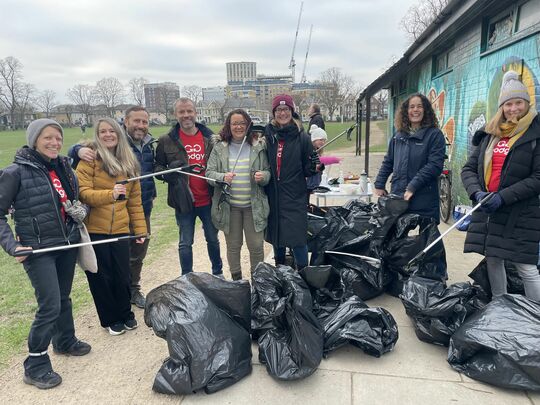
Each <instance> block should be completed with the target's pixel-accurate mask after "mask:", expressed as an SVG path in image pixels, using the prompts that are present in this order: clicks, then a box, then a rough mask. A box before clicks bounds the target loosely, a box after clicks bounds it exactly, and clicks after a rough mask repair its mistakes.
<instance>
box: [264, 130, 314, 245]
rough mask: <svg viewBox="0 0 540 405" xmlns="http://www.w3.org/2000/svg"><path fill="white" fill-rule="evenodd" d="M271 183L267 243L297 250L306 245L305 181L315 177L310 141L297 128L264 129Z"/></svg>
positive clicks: (268, 189) (269, 185) (268, 186)
mask: <svg viewBox="0 0 540 405" xmlns="http://www.w3.org/2000/svg"><path fill="white" fill-rule="evenodd" d="M265 137H266V145H267V153H268V161H269V163H270V172H271V176H270V182H269V183H268V185H267V186H266V194H267V196H268V203H269V205H270V215H269V216H268V226H267V228H266V237H265V239H266V241H267V242H269V243H271V244H272V245H274V246H278V247H286V246H289V247H297V246H303V245H305V244H306V243H307V205H306V201H307V184H306V177H309V176H312V175H313V174H315V171H313V170H312V167H311V161H310V159H309V157H310V155H311V152H312V151H313V146H312V144H311V139H310V138H309V136H308V135H307V134H306V133H305V132H304V130H303V129H300V127H299V125H298V124H296V123H295V124H292V125H289V126H287V127H284V128H280V129H278V128H276V127H275V126H274V125H272V124H268V125H267V126H266V129H265ZM280 139H284V140H285V144H284V147H283V154H282V157H281V170H280V173H279V176H278V174H277V157H276V156H277V151H278V142H279V140H280Z"/></svg>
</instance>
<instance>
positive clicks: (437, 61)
mask: <svg viewBox="0 0 540 405" xmlns="http://www.w3.org/2000/svg"><path fill="white" fill-rule="evenodd" d="M455 61H456V52H455V50H454V48H451V49H447V50H446V51H444V52H442V53H440V54H438V55H436V56H434V59H433V76H436V75H438V74H441V73H444V72H446V71H448V70H450V69H452V67H453V66H454V64H455Z"/></svg>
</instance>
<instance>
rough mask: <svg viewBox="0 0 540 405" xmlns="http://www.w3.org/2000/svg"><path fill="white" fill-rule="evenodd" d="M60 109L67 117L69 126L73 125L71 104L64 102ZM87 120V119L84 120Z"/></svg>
mask: <svg viewBox="0 0 540 405" xmlns="http://www.w3.org/2000/svg"><path fill="white" fill-rule="evenodd" d="M61 111H62V112H63V113H64V114H66V117H67V120H68V123H69V126H70V127H72V126H73V118H72V115H73V106H72V105H71V104H64V105H63V106H62V109H61ZM86 122H88V121H86Z"/></svg>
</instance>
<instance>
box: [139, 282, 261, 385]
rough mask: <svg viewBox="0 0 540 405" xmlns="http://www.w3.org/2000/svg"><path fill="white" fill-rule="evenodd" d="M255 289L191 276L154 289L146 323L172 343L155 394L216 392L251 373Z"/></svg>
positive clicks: (158, 375)
mask: <svg viewBox="0 0 540 405" xmlns="http://www.w3.org/2000/svg"><path fill="white" fill-rule="evenodd" d="M250 294H251V292H250V285H249V282H247V281H236V282H228V281H225V280H222V279H220V278H218V277H214V276H212V275H210V274H207V273H189V274H186V275H184V276H182V277H179V278H177V279H175V280H172V281H169V282H168V283H166V284H163V285H161V286H159V287H157V288H155V289H153V290H152V291H151V292H150V293H149V294H148V296H147V297H146V308H145V311H144V321H145V323H146V324H147V325H148V326H150V327H152V328H153V330H154V333H155V334H156V335H157V336H159V337H161V338H163V339H165V340H167V344H168V348H169V357H168V358H166V359H165V361H164V362H163V364H162V366H161V368H160V370H159V371H158V373H157V375H156V378H155V380H154V385H153V387H152V389H153V390H154V391H157V392H161V393H165V394H180V395H184V394H191V393H193V392H195V391H198V390H201V389H204V390H205V392H206V393H213V392H216V391H219V390H221V389H223V388H226V387H228V386H230V385H232V384H234V383H235V382H237V381H239V380H240V379H242V378H243V377H245V376H246V375H248V374H249V373H250V372H251V337H250V322H251V308H250Z"/></svg>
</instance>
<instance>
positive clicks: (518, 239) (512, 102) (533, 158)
mask: <svg viewBox="0 0 540 405" xmlns="http://www.w3.org/2000/svg"><path fill="white" fill-rule="evenodd" d="M530 103H531V97H530V95H529V92H528V91H527V88H526V87H525V85H524V84H523V83H522V82H521V81H520V80H519V75H518V74H517V73H516V72H513V71H508V72H506V73H505V75H504V77H503V82H502V86H501V93H500V96H499V109H498V111H497V113H496V114H495V116H494V117H493V118H492V119H491V120H490V121H489V122H488V124H487V125H486V128H485V129H483V130H480V131H477V132H476V133H475V134H474V136H473V139H472V144H473V145H474V146H475V148H474V149H473V152H472V154H471V155H470V156H469V159H468V160H467V163H466V164H465V166H464V167H463V170H462V171H461V180H462V181H463V185H464V186H465V189H466V190H467V193H468V194H469V196H470V198H471V200H473V201H474V202H475V203H479V202H480V201H482V200H483V199H484V198H485V197H486V196H488V194H491V197H490V198H489V199H487V200H486V201H485V202H483V203H482V206H481V209H482V212H479V211H475V212H474V213H473V214H472V218H471V224H470V225H469V228H468V231H467V237H466V239H465V249H464V251H465V252H476V253H480V254H483V255H484V256H485V257H486V263H487V269H488V277H489V281H490V284H491V292H492V295H493V296H494V297H497V296H500V295H503V294H506V292H507V290H506V288H507V284H506V270H505V261H506V262H512V263H514V265H515V267H516V268H517V270H518V272H519V275H520V277H521V278H522V280H523V284H524V287H525V295H526V296H527V297H528V298H531V299H534V300H537V301H540V275H539V273H538V269H537V267H536V264H537V262H538V243H539V241H540V205H539V198H538V195H539V194H540V119H539V118H538V114H537V112H536V109H535V108H534V107H532V106H531V104H530Z"/></svg>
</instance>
